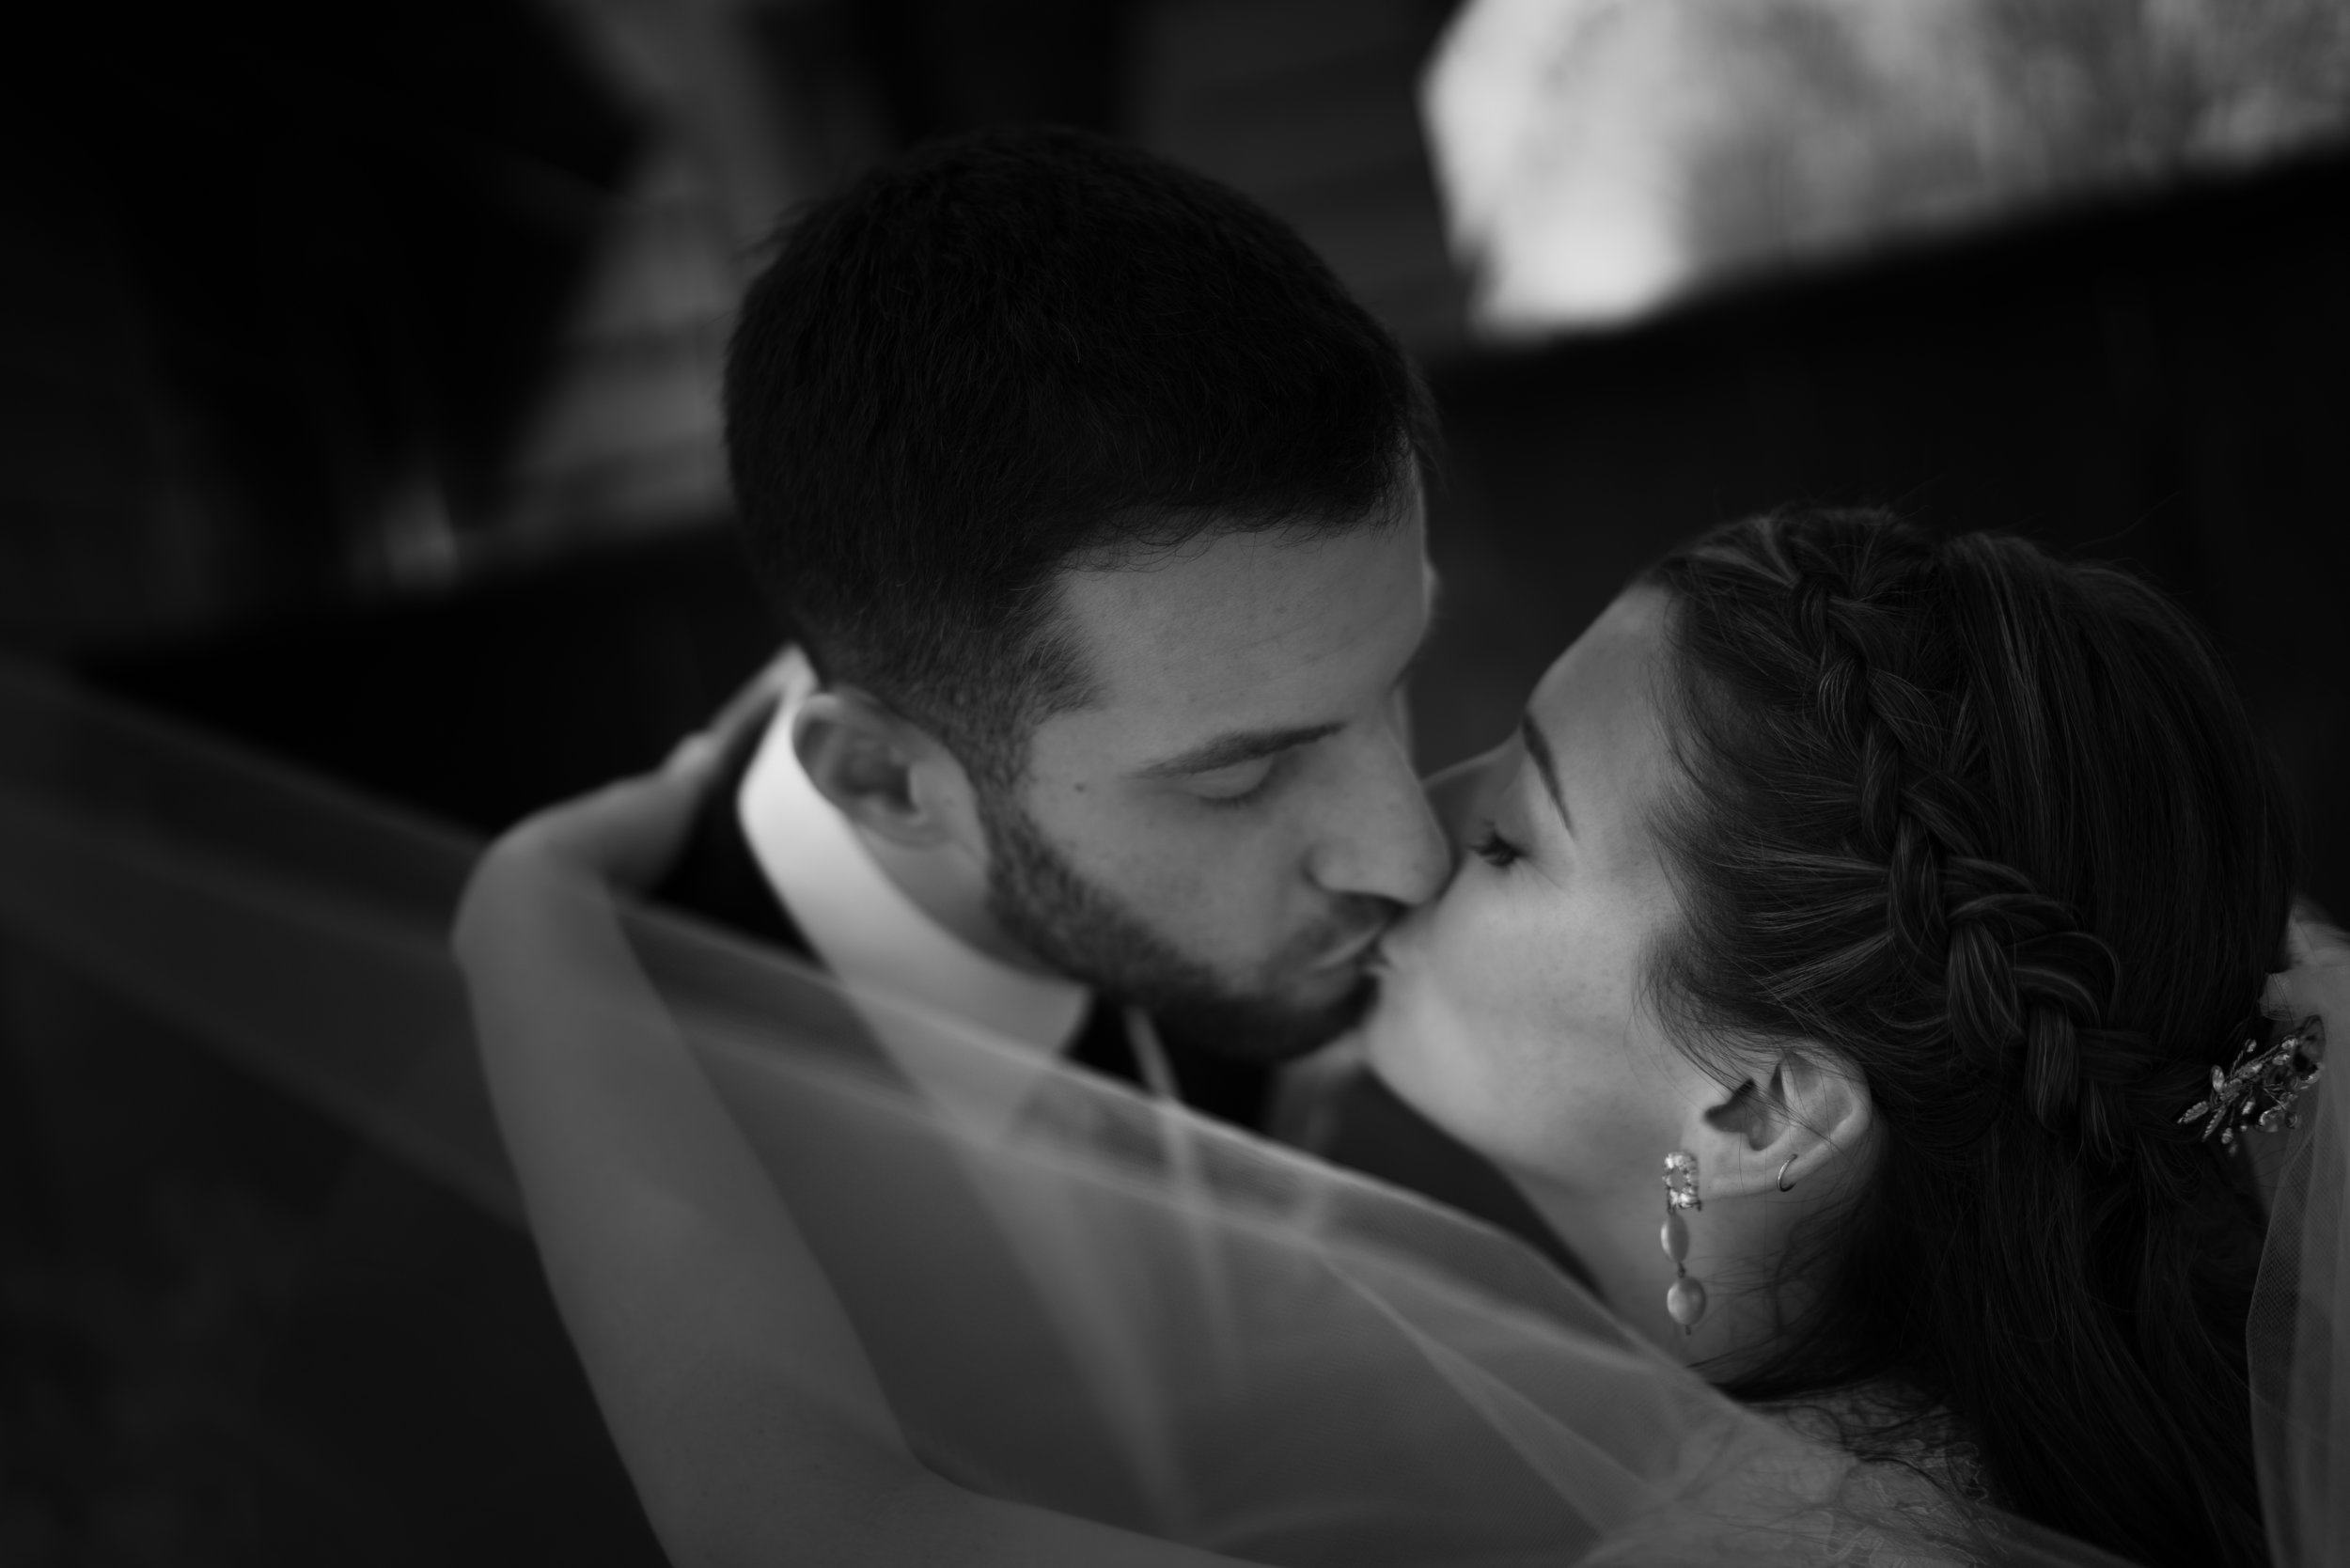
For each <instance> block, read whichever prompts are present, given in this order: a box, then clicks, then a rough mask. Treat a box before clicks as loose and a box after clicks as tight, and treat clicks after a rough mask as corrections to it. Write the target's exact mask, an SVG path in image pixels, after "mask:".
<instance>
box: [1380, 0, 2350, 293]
mask: <svg viewBox="0 0 2350 1568" xmlns="http://www.w3.org/2000/svg"><path fill="white" fill-rule="evenodd" d="M1421 110H1422V113H1423V115H1424V117H1425V118H1426V121H1427V126H1428V132H1429V142H1430V145H1431V148H1432V150H1433V153H1434V162H1435V165H1436V174H1437V180H1438V184H1439V186H1440V188H1441V190H1442V192H1443V195H1444V198H1445V204H1446V208H1447V227H1448V229H1449V235H1450V240H1451V244H1452V248H1453V251H1454V254H1455V256H1456V257H1457V258H1458V259H1460V260H1461V261H1462V262H1463V263H1464V264H1465V266H1467V267H1468V268H1470V269H1471V271H1472V272H1473V274H1474V275H1475V279H1476V282H1475V291H1474V297H1473V300H1472V305H1471V311H1472V319H1473V322H1474V325H1475V326H1476V327H1477V329H1478V330H1479V331H1480V332H1481V333H1482V334H1483V335H1485V336H1487V337H1501V338H1511V337H1541V336H1544V335H1547V334H1549V333H1552V332H1556V331H1560V330H1567V329H1574V328H1588V327H1599V326H1606V325H1610V324H1614V323H1619V322H1622V321H1630V320H1632V319H1634V318H1637V317H1639V316H1642V315H1645V314H1647V313H1650V312H1652V311H1653V310H1655V309H1657V308H1658V307H1659V306H1664V305H1666V304H1668V303H1669V302H1670V301H1673V300H1675V299H1678V298H1681V297H1684V296H1685V295H1687V294H1690V293H1692V292H1697V291H1701V290H1706V289H1709V288H1711V287H1713V286H1715V285H1716V284H1720V283H1724V282H1728V281H1731V280H1735V279H1739V278H1743V277H1747V276H1750V275H1754V274H1761V273H1764V272H1767V271H1770V270H1773V269H1778V268H1782V267H1786V266H1789V265H1793V264H1799V263H1802V262H1805V261H1811V260H1819V259H1833V258H1842V257H1848V256H1852V255H1857V254H1860V253H1863V252H1865V251H1867V250H1870V249H1872V248H1875V247H1877V246H1880V245H1883V244H1886V243H1894V242H1899V241H1904V240H1912V239H1916V238H1919V237H1922V236H1925V235H1930V234H1933V233H1935V232H1940V231H1948V230H1951V229H1959V228H1965V227H1976V226H1981V225H1984V224H1988V223H1992V222H1996V221H1998V220H2000V219H2003V218H2007V217H2010V216H2013V215H2020V214H2024V213H2028V212H2044V211H2047V210H2050V209H2053V208H2056V207H2060V206H2061V205H2063V204H2065V203H2066V202H2068V201H2076V200H2080V199H2083V198H2089V197H2095V196H2108V195H2115V194H2121V193H2125V192H2129V191H2132V190H2144V189H2151V188H2154V187H2157V186H2159V185H2161V184H2163V183H2165V182H2167V181H2170V180H2176V179H2178V178H2180V177H2181V176H2183V175H2186V174H2189V173H2192V172H2197V171H2219V170H2226V169H2231V168H2244V167H2250V166H2255V165H2260V164H2263V163H2266V162H2271V161H2274V160H2276V159H2277V158H2279V157H2281V156H2283V155H2286V154H2288V153H2291V152H2294V151H2296V150H2299V149H2307V148H2311V147H2315V146H2319V145H2323V144H2326V143H2328V142H2336V141H2341V140H2342V139H2344V137H2345V134H2346V133H2350V0H1470V3H1469V4H1468V5H1467V6H1466V7H1465V8H1463V10H1462V11H1461V13H1460V14H1459V16H1458V17H1457V18H1456V19H1455V21H1454V23H1453V24H1452V26H1451V28H1450V30H1449V32H1448V33H1447V35H1446V36H1445V39H1444V40H1443V41H1442V43H1441V44H1440V45H1439V46H1438V49H1437V52H1436V55H1435V58H1434V63H1433V64H1432V66H1431V67H1430V69H1429V71H1428V73H1427V75H1426V77H1425V78H1424V79H1423V81H1422V84H1421Z"/></svg>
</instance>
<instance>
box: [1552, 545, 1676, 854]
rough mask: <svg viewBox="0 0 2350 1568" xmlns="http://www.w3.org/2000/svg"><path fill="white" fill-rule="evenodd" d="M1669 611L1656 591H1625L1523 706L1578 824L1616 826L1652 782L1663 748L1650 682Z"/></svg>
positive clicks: (1658, 660)
mask: <svg viewBox="0 0 2350 1568" xmlns="http://www.w3.org/2000/svg"><path fill="white" fill-rule="evenodd" d="M1669 604H1670V602H1669V600H1668V598H1667V597H1666V595H1665V594H1664V593H1663V592H1662V591H1660V590H1658V589H1654V588H1631V589H1627V590H1626V591H1625V592H1624V593H1623V594H1622V595H1620V596H1619V597H1618V598H1617V599H1616V601H1615V602H1614V603H1613V604H1610V605H1608V607H1607V608H1606V610H1605V611H1604V612H1602V613H1601V615H1600V616H1599V618H1598V619H1595V620H1593V621H1592V622H1591V624H1590V626H1589V627H1588V628H1586V629H1585V631H1584V633H1583V635H1581V636H1579V637H1577V638H1576V639H1575V642H1574V643H1573V644H1572V645H1571V646H1570V647H1569V648H1568V649H1567V651H1565V652H1564V653H1562V654H1560V655H1559V658H1558V660H1557V661H1556V662H1555V663H1553V664H1552V665H1551V666H1550V668H1549V670H1548V671H1547V672H1546V673H1545V674H1544V675H1543V679H1542V682H1541V683H1540V684H1539V685H1537V686H1536V687H1535V689H1534V697H1533V700H1532V701H1531V702H1529V703H1528V716H1529V717H1530V718H1531V719H1532V720H1533V722H1534V724H1535V725H1536V726H1537V727H1538V728H1539V729H1541V730H1542V732H1543V736H1544V738H1545V739H1547V740H1548V741H1549V743H1550V748H1551V753H1552V755H1553V757H1554V758H1555V759H1556V760H1557V764H1558V769H1559V780H1560V783H1561V784H1562V786H1564V788H1565V789H1566V790H1567V791H1568V792H1569V793H1570V794H1571V795H1572V796H1574V797H1575V799H1574V801H1573V807H1574V809H1575V812H1576V814H1577V818H1578V821H1579V820H1581V818H1582V817H1584V816H1585V815H1587V814H1590V815H1596V816H1600V817H1602V818H1604V819H1616V820H1621V819H1622V817H1623V816H1625V815H1626V814H1628V813H1630V812H1631V811H1633V810H1634V809H1635V808H1637V807H1639V806H1640V805H1642V804H1643V803H1644V802H1645V800H1646V799H1647V797H1648V795H1649V793H1650V792H1652V791H1653V788H1654V787H1655V785H1656V784H1657V783H1658V782H1659V780H1660V777H1661V775H1660V773H1659V769H1660V767H1661V765H1662V764H1663V762H1664V760H1665V758H1666V746H1665V744H1664V741H1665V735H1664V729H1663V720H1662V715H1661V713H1660V712H1659V710H1658V706H1657V702H1656V695H1655V694H1656V676H1657V673H1658V671H1659V669H1660V667H1661V663H1662V660H1663V659H1664V657H1665V654H1666V648H1667V643H1666V636H1665V633H1666V622H1667V619H1668V613H1669Z"/></svg>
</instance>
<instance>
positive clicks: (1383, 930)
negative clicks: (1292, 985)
mask: <svg viewBox="0 0 2350 1568" xmlns="http://www.w3.org/2000/svg"><path fill="white" fill-rule="evenodd" d="M1385 934H1387V926H1386V925H1385V924H1381V925H1375V926H1371V927H1370V928H1368V929H1366V930H1363V931H1358V932H1356V933H1354V934H1353V935H1351V936H1347V937H1343V938H1341V939H1340V940H1339V941H1337V942H1335V943H1333V944H1331V946H1330V947H1329V948H1327V949H1324V952H1323V954H1322V956H1321V957H1320V958H1317V959H1315V960H1314V961H1313V962H1312V963H1311V964H1308V965H1307V966H1306V967H1307V969H1308V972H1309V973H1320V972H1322V971H1324V970H1326V969H1337V968H1340V967H1343V966H1344V965H1346V964H1353V963H1355V961H1357V960H1358V959H1360V958H1362V957H1363V955H1364V954H1365V953H1367V952H1369V951H1370V950H1371V949H1373V948H1375V947H1377V946H1378V945H1379V938H1380V937H1382V936H1384V935H1385Z"/></svg>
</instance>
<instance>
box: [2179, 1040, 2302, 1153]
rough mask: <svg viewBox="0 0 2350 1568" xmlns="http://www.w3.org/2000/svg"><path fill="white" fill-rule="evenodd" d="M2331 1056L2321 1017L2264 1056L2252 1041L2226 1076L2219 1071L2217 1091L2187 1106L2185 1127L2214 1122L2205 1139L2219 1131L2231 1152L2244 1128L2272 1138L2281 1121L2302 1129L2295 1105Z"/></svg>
mask: <svg viewBox="0 0 2350 1568" xmlns="http://www.w3.org/2000/svg"><path fill="white" fill-rule="evenodd" d="M2325 1056H2326V1020H2324V1019H2323V1018H2320V1017H2319V1016H2317V1014H2315V1013H2311V1014H2310V1015H2309V1016H2308V1017H2307V1018H2304V1019H2302V1020H2301V1022H2300V1023H2299V1024H2297V1025H2295V1027H2294V1030H2293V1032H2292V1033H2291V1034H2288V1035H2286V1036H2285V1037H2284V1038H2283V1039H2282V1040H2279V1041H2278V1042H2277V1043H2275V1044H2274V1045H2271V1046H2269V1047H2268V1048H2267V1049H2266V1050H2262V1049H2261V1048H2260V1042H2259V1041H2258V1040H2248V1041H2246V1042H2245V1043H2244V1048H2243V1049H2242V1050H2240V1051H2238V1052H2237V1053H2236V1055H2235V1060H2234V1061H2233V1062H2231V1063H2229V1065H2228V1067H2227V1069H2226V1071H2224V1072H2223V1071H2221V1070H2220V1068H2219V1067H2218V1066H2217V1065H2216V1064H2215V1065H2214V1066H2213V1068H2212V1070H2211V1092H2210V1093H2209V1094H2207V1095H2205V1096H2204V1097H2203V1098H2202V1099H2201V1100H2198V1101H2196V1102H2195V1104H2194V1105H2190V1106H2188V1107H2187V1110H2186V1115H2185V1116H2182V1117H2180V1118H2179V1121H2180V1124H2181V1125H2185V1124H2186V1123H2187V1122H2189V1121H2194V1120H2195V1119H2196V1118H2197V1117H2199V1116H2207V1117H2209V1118H2210V1120H2209V1121H2205V1122H2204V1123H2203V1133H2202V1136H2203V1137H2205V1138H2206V1139H2208V1138H2209V1137H2211V1135H2212V1134H2213V1133H2215V1132H2217V1134H2218V1135H2219V1142H2220V1145H2221V1147H2223V1148H2228V1149H2233V1148H2234V1147H2235V1135H2236V1133H2237V1131H2238V1129H2240V1128H2244V1127H2258V1128H2260V1130H2261V1131H2263V1132H2264V1133H2268V1132H2275V1131H2276V1130H2277V1126H2278V1124H2279V1122H2281V1123H2283V1124H2284V1125H2285V1126H2287V1127H2298V1126H2299V1125H2300V1124H2301V1117H2300V1114H2299V1113H2298V1112H2297V1111H2295V1109H2294V1108H2293V1102H2294V1101H2295V1100H2297V1099H2299V1098H2300V1097H2301V1095H2302V1094H2303V1093H2304V1092H2305V1091H2307V1090H2309V1088H2310V1087H2311V1085H2313V1084H2315V1083H2316V1082H2317V1078H2318V1074H2321V1073H2323V1072H2325V1071H2326V1062H2325Z"/></svg>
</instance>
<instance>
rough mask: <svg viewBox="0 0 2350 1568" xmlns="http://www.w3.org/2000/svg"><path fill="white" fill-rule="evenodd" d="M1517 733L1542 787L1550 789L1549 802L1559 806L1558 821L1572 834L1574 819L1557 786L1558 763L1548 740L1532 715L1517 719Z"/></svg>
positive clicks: (1563, 793) (1561, 791)
mask: <svg viewBox="0 0 2350 1568" xmlns="http://www.w3.org/2000/svg"><path fill="white" fill-rule="evenodd" d="M1518 733H1519V734H1521V735H1523V736H1525V737H1526V754H1527V755H1528V757H1531V758H1533V759H1534V770H1535V771H1536V772H1537V773H1539V774H1541V775H1542V776H1543V786H1544V788H1546V789H1548V790H1549V791H1550V804H1551V805H1553V806H1556V807H1557V808H1559V825H1560V826H1562V827H1564V828H1565V829H1566V830H1567V832H1568V833H1569V834H1570V835H1572V834H1573V833H1574V832H1575V819H1574V818H1573V817H1571V816H1569V815H1568V814H1567V796H1566V792H1564V791H1563V790H1561V789H1559V763H1558V760H1557V759H1555V758H1553V757H1552V756H1551V754H1550V742H1549V741H1547V740H1545V739H1544V738H1543V732H1542V730H1541V729H1537V728H1536V727H1535V724H1534V715H1533V714H1531V713H1528V714H1527V715H1526V716H1525V717H1524V718H1521V719H1519V720H1518Z"/></svg>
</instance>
